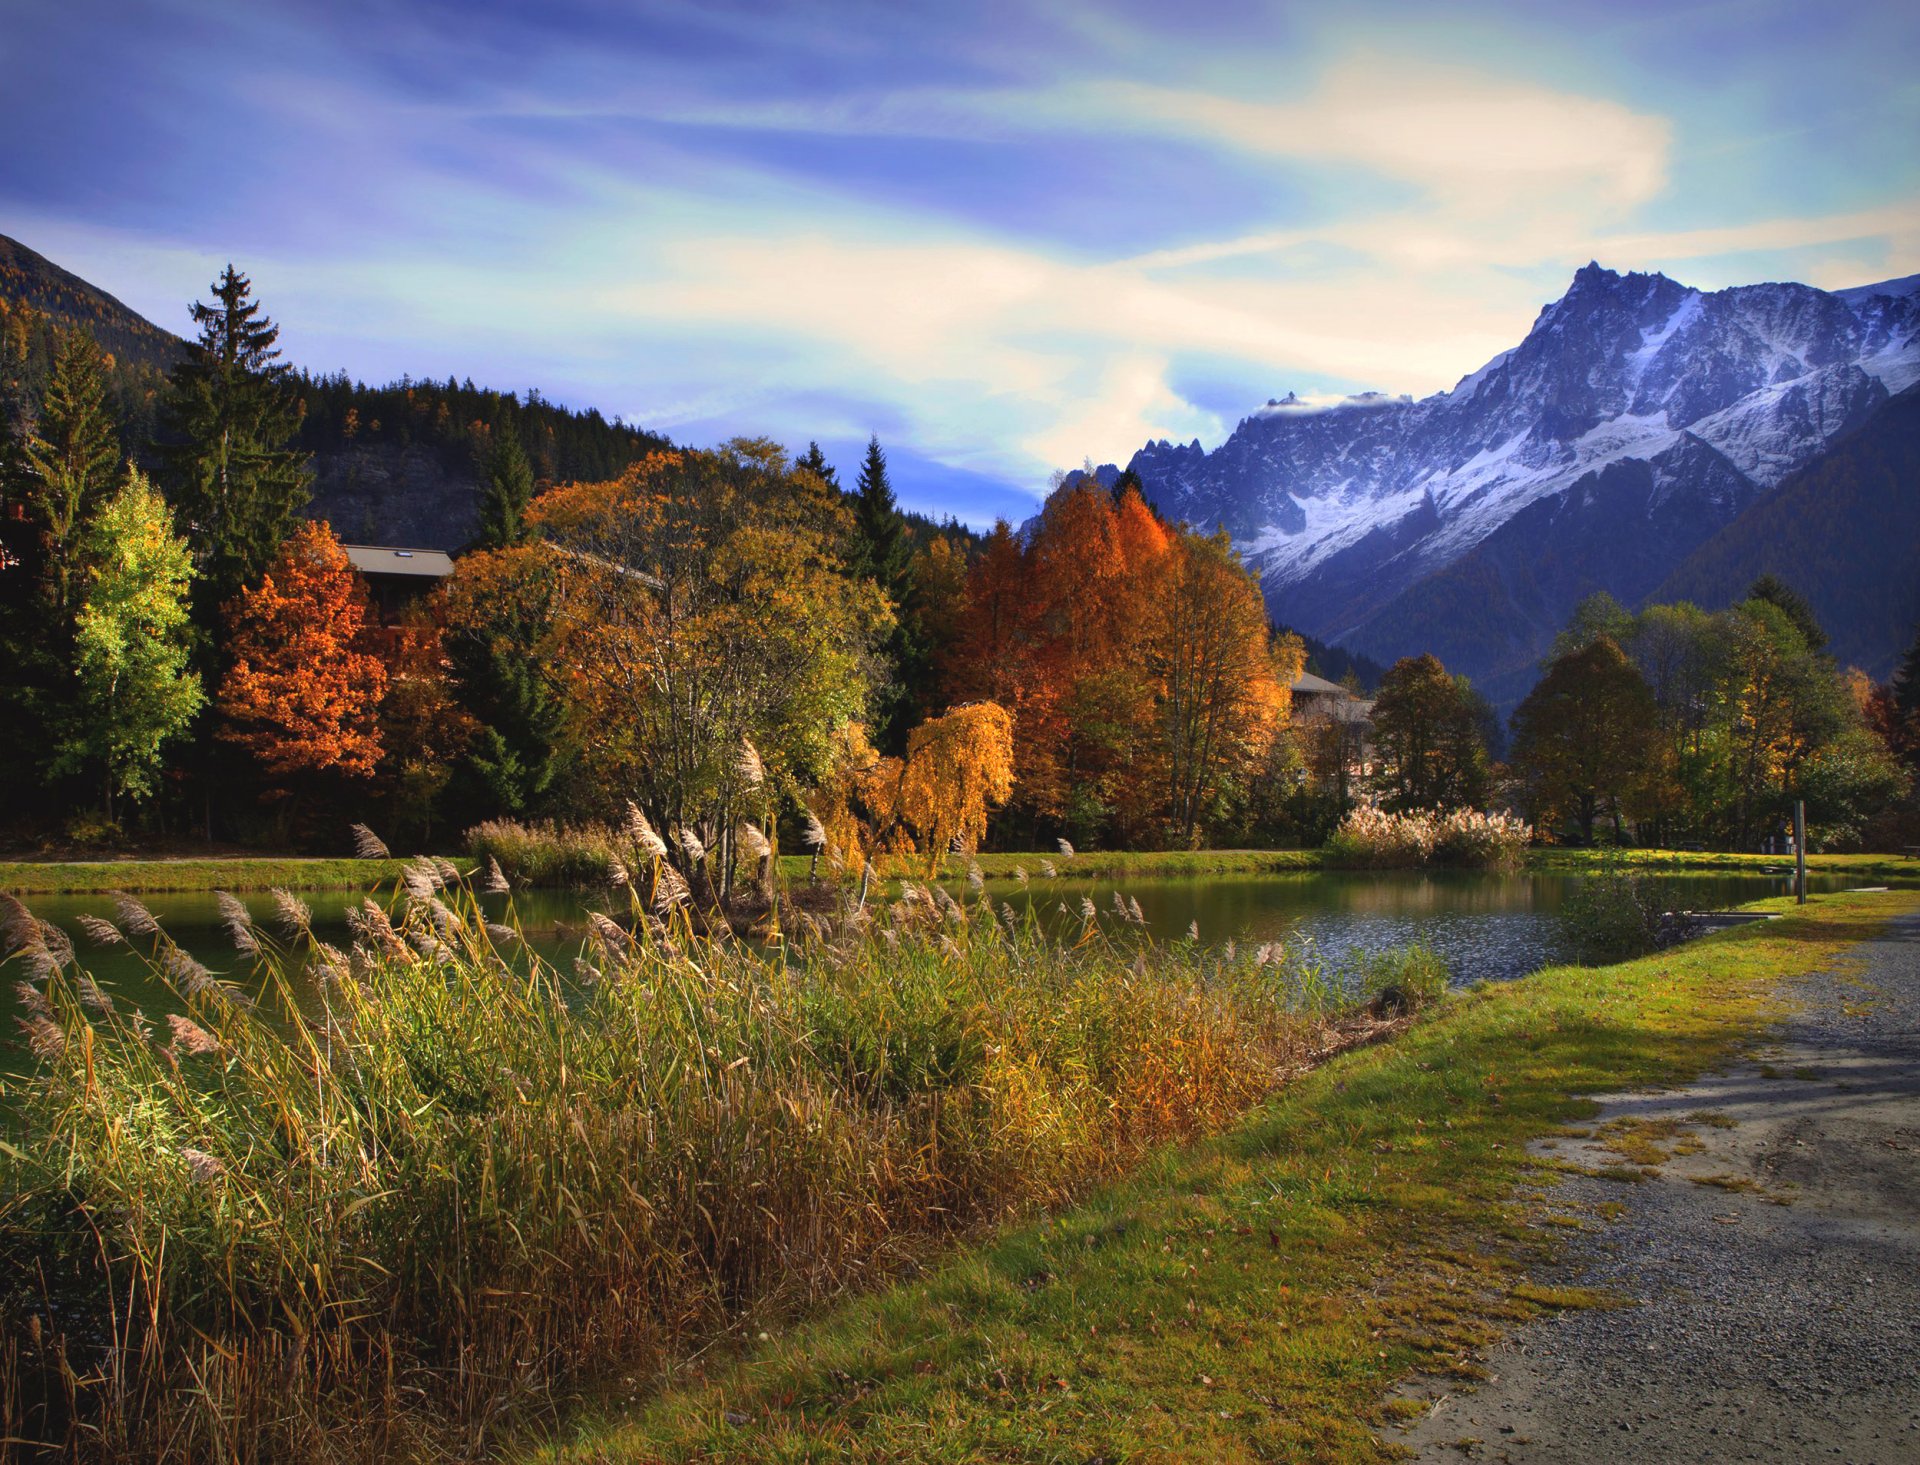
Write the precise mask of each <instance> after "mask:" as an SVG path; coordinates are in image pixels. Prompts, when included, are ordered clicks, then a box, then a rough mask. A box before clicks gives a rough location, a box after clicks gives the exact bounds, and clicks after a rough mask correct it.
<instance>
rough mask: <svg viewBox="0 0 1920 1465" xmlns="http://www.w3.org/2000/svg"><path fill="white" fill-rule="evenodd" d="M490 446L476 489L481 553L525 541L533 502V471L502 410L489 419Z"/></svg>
mask: <svg viewBox="0 0 1920 1465" xmlns="http://www.w3.org/2000/svg"><path fill="white" fill-rule="evenodd" d="M490 436H491V438H492V442H491V443H490V444H489V445H488V448H487V459H486V465H485V469H484V473H483V477H482V481H481V486H480V532H479V539H478V547H479V548H481V549H508V548H511V547H512V546H513V545H516V544H519V543H520V542H521V541H522V540H524V539H525V538H526V537H527V531H526V524H525V519H526V513H527V505H528V504H530V503H532V502H533V467H532V465H531V464H529V463H528V462H527V452H526V449H525V448H523V447H522V446H521V445H520V431H519V429H518V428H516V427H515V426H514V424H513V418H512V415H511V414H510V413H508V411H507V410H506V408H505V407H502V408H500V409H499V410H498V411H496V412H495V413H494V416H493V430H492V432H491V434H490Z"/></svg>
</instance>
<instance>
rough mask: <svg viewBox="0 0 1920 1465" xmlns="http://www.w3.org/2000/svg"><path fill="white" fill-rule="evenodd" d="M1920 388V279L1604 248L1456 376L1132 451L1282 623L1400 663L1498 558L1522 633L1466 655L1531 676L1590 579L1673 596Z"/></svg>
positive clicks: (1491, 670)
mask: <svg viewBox="0 0 1920 1465" xmlns="http://www.w3.org/2000/svg"><path fill="white" fill-rule="evenodd" d="M1915 382H1920V280H1916V279H1915V278H1913V277H1908V278H1905V279H1901V280H1892V281H1885V282H1880V283H1879V284H1875V285H1866V286H1857V287H1853V288H1851V289H1849V290H1848V291H1846V292H1830V291H1823V290H1818V289H1816V288H1814V287H1812V286H1809V285H1803V284H1799V283H1796V282H1780V283H1774V284H1761V285H1741V286H1734V287H1731V288H1729V289H1725V290H1718V291H1703V290H1699V289H1696V288H1694V287H1691V286H1687V285H1684V284H1681V283H1680V282H1678V281H1675V280H1672V279H1670V278H1669V277H1667V276H1666V275H1663V274H1658V273H1646V274H1642V273H1628V274H1624V275H1622V274H1619V273H1616V272H1615V271H1613V270H1609V269H1606V268H1605V267H1603V266H1601V265H1600V264H1599V263H1598V262H1593V263H1589V264H1588V265H1586V266H1584V267H1583V268H1582V269H1580V270H1579V271H1578V272H1577V273H1576V274H1575V275H1574V277H1573V281H1572V283H1571V285H1570V286H1569V288H1568V290H1567V291H1566V293H1565V294H1564V295H1562V296H1561V297H1560V298H1559V299H1558V300H1555V301H1551V302H1549V303H1548V304H1546V305H1545V306H1543V307H1542V308H1541V310H1540V312H1539V314H1538V315H1537V317H1536V318H1535V320H1534V323H1533V326H1532V327H1531V328H1530V330H1529V331H1528V333H1527V335H1526V337H1525V338H1524V339H1523V340H1522V341H1521V342H1520V343H1519V344H1518V345H1516V346H1514V347H1512V348H1510V349H1509V350H1506V351H1503V352H1501V353H1499V354H1497V355H1496V356H1494V357H1493V358H1492V359H1491V360H1490V361H1488V362H1487V363H1486V364H1485V365H1483V366H1481V367H1480V368H1478V369H1477V370H1475V371H1472V372H1469V373H1467V374H1466V375H1465V376H1463V377H1461V378H1460V380H1459V382H1458V383H1457V384H1456V385H1455V386H1454V387H1453V388H1451V389H1449V390H1447V391H1443V392H1436V393H1433V394H1432V395H1430V396H1427V397H1424V398H1421V399H1419V400H1417V401H1416V400H1413V399H1411V398H1408V397H1395V396H1389V395H1387V394H1385V393H1367V394H1361V395H1359V396H1356V397H1352V398H1348V399H1345V400H1343V401H1341V402H1338V403H1335V404H1332V405H1330V406H1325V407H1314V406H1309V405H1307V404H1303V403H1300V402H1299V401H1298V399H1297V398H1293V397H1292V396H1291V395H1290V396H1289V397H1288V398H1285V399H1282V400H1278V401H1274V400H1269V402H1268V403H1267V404H1266V405H1265V406H1263V407H1261V408H1258V409H1256V410H1255V411H1254V412H1253V413H1251V414H1249V415H1248V416H1247V417H1246V418H1243V419H1242V420H1241V422H1240V423H1239V424H1238V425H1237V426H1236V427H1235V428H1234V430H1233V432H1232V433H1231V434H1229V436H1228V437H1227V439H1226V440H1225V441H1223V442H1222V443H1221V444H1220V445H1219V446H1218V447H1216V448H1215V449H1213V450H1212V451H1208V450H1206V449H1205V448H1203V447H1202V446H1201V445H1200V444H1199V443H1198V442H1197V441H1196V442H1193V443H1190V444H1183V445H1176V444H1173V443H1170V442H1167V441H1166V440H1164V439H1163V440H1159V441H1156V442H1151V443H1148V444H1146V445H1145V446H1143V447H1142V448H1141V449H1140V450H1139V451H1138V452H1136V453H1135V454H1134V455H1133V457H1132V458H1131V459H1130V460H1129V463H1128V465H1127V466H1128V467H1129V468H1130V469H1131V470H1132V471H1133V472H1134V473H1135V474H1136V475H1138V477H1139V478H1140V480H1141V482H1142V484H1143V486H1144V488H1145V491H1146V494H1147V496H1148V498H1149V499H1150V500H1151V501H1152V502H1153V503H1154V504H1155V506H1156V507H1157V508H1158V509H1160V511H1161V512H1162V513H1164V514H1166V515H1167V516H1168V517H1169V518H1173V519H1185V520H1187V521H1189V522H1192V523H1194V524H1196V525H1198V526H1200V527H1203V528H1212V527H1215V526H1216V525H1218V526H1219V527H1223V528H1225V529H1226V530H1227V531H1228V533H1229V534H1230V535H1231V536H1232V537H1233V539H1234V541H1235V543H1236V544H1237V545H1238V546H1239V547H1240V549H1241V551H1242V553H1243V555H1244V556H1245V557H1246V559H1247V561H1248V562H1249V564H1250V565H1252V566H1253V568H1254V569H1255V570H1256V572H1257V573H1259V575H1260V577H1261V581H1262V585H1263V588H1264V589H1265V592H1266V595H1267V601H1268V607H1269V610H1270V611H1271V612H1272V614H1273V616H1274V618H1275V619H1276V620H1281V621H1285V622H1287V623H1289V624H1292V625H1295V626H1298V627H1300V628H1301V629H1302V630H1305V631H1307V632H1310V633H1311V634H1313V635H1315V636H1317V637H1319V638H1320V639H1322V640H1325V641H1327V642H1329V643H1332V644H1337V645H1343V646H1346V647H1348V648H1349V649H1351V650H1355V651H1360V652H1364V653H1365V654H1367V655H1370V656H1373V657H1375V658H1376V659H1381V660H1391V659H1393V658H1394V657H1396V656H1399V655H1404V654H1408V653H1409V652H1412V651H1417V650H1422V649H1426V646H1425V644H1424V643H1425V642H1426V641H1430V640H1433V639H1435V635H1434V631H1435V627H1434V622H1433V620H1432V618H1431V617H1432V615H1433V612H1434V610H1435V608H1436V606H1438V605H1439V604H1441V603H1442V602H1445V601H1447V600H1449V599H1450V598H1451V592H1449V591H1448V585H1449V583H1450V580H1449V577H1451V581H1452V582H1458V583H1464V580H1463V578H1462V577H1463V576H1464V577H1465V578H1466V579H1472V578H1473V577H1474V576H1476V575H1477V576H1478V578H1479V583H1480V586H1481V590H1480V593H1481V594H1482V595H1483V596H1490V597H1491V598H1490V599H1483V600H1476V601H1474V602H1473V604H1474V606H1475V608H1476V609H1477V610H1478V613H1479V616H1480V618H1482V619H1487V620H1494V621H1497V620H1500V619H1501V618H1502V617H1505V618H1507V620H1508V624H1507V625H1506V627H1505V628H1504V629H1505V631H1506V632H1508V633H1509V634H1506V635H1505V636H1504V639H1503V638H1501V637H1491V638H1490V637H1485V636H1482V637H1480V638H1478V639H1476V638H1473V637H1468V638H1466V639H1465V640H1464V641H1462V643H1461V644H1460V645H1459V646H1458V648H1457V651H1458V655H1459V658H1460V661H1459V664H1458V666H1457V669H1459V670H1462V671H1465V672H1467V673H1468V674H1469V675H1472V676H1474V677H1475V678H1476V679H1486V678H1489V677H1492V678H1502V677H1504V678H1509V679H1511V678H1513V677H1515V676H1517V675H1518V674H1519V673H1521V672H1523V671H1530V670H1531V668H1532V666H1533V664H1534V663H1535V662H1537V660H1538V655H1539V653H1540V652H1541V651H1543V650H1544V649H1545V648H1546V646H1547V645H1548V644H1549V643H1550V642H1551V638H1552V635H1553V633H1554V631H1555V630H1557V629H1558V626H1559V624H1560V623H1561V622H1562V621H1563V620H1564V616H1565V614H1566V612H1567V611H1569V610H1570V609H1571V607H1572V604H1573V603H1574V602H1575V601H1577V599H1578V598H1579V593H1580V592H1581V591H1582V590H1583V589H1584V590H1585V591H1591V590H1592V589H1606V590H1609V591H1610V592H1612V593H1615V594H1616V595H1618V596H1619V598H1621V599H1623V600H1637V599H1639V598H1640V596H1641V595H1642V594H1645V593H1650V592H1651V591H1652V590H1653V589H1654V588H1655V587H1657V586H1658V584H1659V583H1660V582H1661V581H1662V580H1663V579H1664V578H1665V574H1666V573H1667V572H1668V571H1670V570H1671V569H1672V568H1673V567H1674V565H1676V564H1677V563H1678V562H1679V561H1680V560H1681V559H1684V558H1685V557H1686V556H1687V555H1688V554H1690V553H1692V551H1693V550H1694V549H1695V548H1697V547H1698V546H1699V544H1701V543H1703V542H1704V541H1705V540H1706V539H1707V538H1708V537H1710V536H1711V535H1713V534H1716V533H1718V532H1719V531H1720V530H1722V529H1723V528H1725V527H1726V525H1728V524H1729V523H1731V522H1733V521H1734V520H1736V519H1737V518H1739V517H1740V515H1741V514H1743V513H1745V512H1747V511H1748V510H1749V509H1751V508H1752V507H1753V505H1755V504H1757V503H1759V502H1761V501H1762V500H1764V499H1765V498H1766V497H1767V495H1768V494H1770V493H1771V492H1772V491H1773V489H1774V488H1775V487H1777V486H1778V485H1779V484H1780V483H1781V482H1782V481H1783V480H1784V479H1785V478H1786V477H1787V476H1788V475H1790V474H1792V473H1794V472H1796V471H1797V470H1799V469H1801V468H1803V467H1804V466H1806V465H1807V464H1808V463H1810V462H1812V461H1814V460H1815V459H1816V458H1818V457H1819V456H1820V455H1821V454H1822V453H1823V452H1825V451H1826V450H1827V448H1828V447H1829V446H1830V445H1832V444H1833V443H1835V442H1836V441H1838V440H1839V439H1841V438H1843V437H1844V436H1846V435H1847V434H1849V433H1851V432H1853V431H1855V430H1857V429H1858V428H1860V427H1861V426H1862V425H1863V424H1864V423H1865V422H1866V421H1867V420H1868V419H1869V418H1871V417H1872V416H1873V415H1874V414H1875V413H1876V412H1877V411H1879V410H1880V409H1881V408H1882V407H1884V406H1885V404H1886V403H1887V402H1888V401H1889V400H1891V399H1892V397H1893V396H1894V395H1895V394H1896V393H1898V392H1900V391H1902V390H1904V389H1906V388H1908V387H1910V386H1912V385H1913V384H1914V383H1915ZM1616 464H1620V465H1625V464H1635V465H1640V466H1638V467H1635V468H1633V469H1631V470H1630V471H1629V470H1625V469H1623V471H1622V473H1616V474H1613V475H1611V476H1608V475H1606V473H1605V470H1607V469H1608V468H1609V467H1611V466H1613V465H1616ZM1623 474H1624V476H1623ZM1549 501H1552V503H1550V504H1549ZM1541 504H1549V506H1548V507H1547V508H1544V509H1541V510H1539V511H1538V512H1535V513H1532V514H1527V511H1528V510H1530V509H1533V508H1534V506H1536V505H1541ZM1523 514H1526V515H1527V517H1525V518H1522V517H1521V516H1522V515H1523ZM1509 525H1515V526H1516V527H1515V528H1513V529H1511V530H1508V529H1507V526H1509ZM1503 530H1506V531H1507V532H1506V533H1505V534H1504V535H1502V533H1501V531H1503ZM1597 530H1603V531H1604V533H1600V534H1599V535H1598V537H1597V538H1596V537H1595V536H1596V531H1597ZM1636 530H1637V531H1638V533H1636V532H1635V531H1636ZM1583 535H1584V536H1586V537H1587V538H1588V539H1589V540H1592V541H1593V542H1592V544H1591V545H1590V546H1589V547H1588V548H1587V549H1585V550H1583V549H1582V547H1581V537H1582V536H1583ZM1496 536H1500V537H1498V538H1496ZM1490 541H1491V543H1489V542H1490ZM1483 545H1485V546H1487V549H1486V551H1485V553H1484V554H1482V555H1481V556H1480V560H1479V561H1472V560H1471V557H1473V556H1475V555H1476V553H1477V552H1479V551H1480V550H1481V547H1482V546H1483ZM1603 551H1604V552H1603ZM1529 555H1531V556H1532V558H1533V559H1534V560H1535V561H1537V562H1538V563H1537V565H1532V566H1530V565H1529V564H1528V563H1526V559H1527V556H1529ZM1463 564H1465V566H1466V568H1465V569H1464V570H1459V571H1456V570H1455V567H1456V566H1461V565H1463ZM1476 564H1477V566H1478V568H1477V569H1476V568H1475V565H1476ZM1536 570H1537V571H1541V572H1542V573H1536ZM1430 580H1431V581H1433V583H1432V584H1428V583H1427V582H1428V581H1430ZM1423 586H1424V587H1425V588H1424V589H1423V588H1422V587H1423ZM1456 589H1457V583H1456ZM1622 592H1625V593H1622ZM1568 597H1572V599H1569V598H1568ZM1440 639H1445V638H1444V637H1441V638H1440ZM1449 664H1450V665H1453V664H1454V663H1453V662H1450V663H1449ZM1500 700H1507V699H1505V698H1502V699H1500Z"/></svg>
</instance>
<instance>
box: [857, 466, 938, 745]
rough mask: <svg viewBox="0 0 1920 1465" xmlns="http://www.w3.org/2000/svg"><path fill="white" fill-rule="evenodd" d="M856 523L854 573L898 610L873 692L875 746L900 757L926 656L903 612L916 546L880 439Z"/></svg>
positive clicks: (864, 477)
mask: <svg viewBox="0 0 1920 1465" xmlns="http://www.w3.org/2000/svg"><path fill="white" fill-rule="evenodd" d="M853 524H854V535H853V554H852V556H851V559H852V565H853V570H854V573H855V574H857V575H864V576H866V577H867V578H869V579H871V580H872V581H873V582H874V584H876V585H878V586H879V587H880V590H881V592H882V593H883V594H884V595H885V596H886V597H887V604H888V605H889V606H890V607H891V608H892V610H893V612H894V623H893V627H892V629H891V630H890V631H889V632H888V633H887V639H886V644H885V645H883V646H882V647H881V648H880V655H881V658H882V661H883V663H884V667H885V670H884V673H883V675H882V676H881V678H880V681H879V685H878V686H877V687H876V688H875V689H874V698H873V711H874V718H873V721H874V742H875V744H876V746H878V747H879V748H880V750H881V751H882V752H885V753H898V752H900V751H901V750H902V749H904V747H905V745H906V737H907V728H908V725H909V724H910V723H911V721H912V719H913V707H914V703H915V701H916V700H918V698H919V696H920V694H921V690H922V688H923V685H924V683H925V680H926V676H925V669H926V663H927V661H928V658H927V656H926V654H925V649H924V648H922V647H920V646H918V645H916V644H915V642H914V637H913V626H912V623H911V619H910V617H909V616H907V615H906V614H905V611H906V608H907V602H908V600H909V598H910V595H911V591H912V584H911V580H912V575H911V568H912V556H913V546H912V545H911V544H909V543H908V542H907V525H906V520H905V519H904V518H903V517H902V516H901V513H900V506H899V505H898V503H896V502H895V500H894V497H893V485H892V483H891V482H890V481H889V480H888V478H887V455H886V454H885V453H884V452H882V451H881V449H880V439H879V438H877V437H874V438H869V439H868V441H867V456H866V459H865V461H864V462H862V464H861V465H860V483H859V487H858V488H857V489H856V490H855V492H854V498H853Z"/></svg>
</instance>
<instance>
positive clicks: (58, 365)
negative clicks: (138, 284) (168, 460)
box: [20, 330, 120, 625]
mask: <svg viewBox="0 0 1920 1465" xmlns="http://www.w3.org/2000/svg"><path fill="white" fill-rule="evenodd" d="M20 458H21V459H22V462H21V464H20V469H21V470H22V471H23V472H24V480H23V482H22V484H21V491H20V498H21V500H22V501H23V504H24V507H25V510H26V515H27V518H28V519H29V520H30V521H31V522H32V523H33V524H34V525H35V526H36V527H37V528H38V530H39V535H40V548H41V554H42V570H41V574H42V579H41V592H42V599H43V601H44V602H45V604H46V607H47V610H48V613H49V618H50V623H51V624H53V625H64V624H65V623H66V621H67V620H68V618H69V617H70V616H71V615H72V613H73V609H74V606H75V603H76V601H77V599H78V592H79V588H80V587H79V585H78V583H77V582H78V578H79V561H80V554H81V538H82V535H83V533H84V531H85V528H86V524H87V521H88V520H89V519H90V518H91V517H92V515H93V511H94V509H95V508H96V507H98V505H99V504H100V502H101V500H102V499H104V498H105V497H106V496H107V494H108V492H109V491H110V490H111V489H112V487H113V478H114V470H115V468H116V467H117V466H118V464H119V460H120V443H119V439H118V437H117V436H116V434H115V432H114V422H113V411H112V409H111V408H110V407H109V406H108V403H107V390H106V371H105V364H104V363H103V362H102V360H101V357H100V348H99V347H98V346H96V345H95V344H94V340H93V337H92V336H91V335H89V334H88V333H87V332H86V331H81V330H74V331H67V332H65V333H64V334H63V335H62V336H61V338H60V346H59V350H58V353H57V354H56V355H55V357H54V363H53V377H52V379H51V380H50V381H49V382H48V383H47V394H46V399H45V401H44V402H42V403H41V407H40V421H39V424H38V425H37V427H36V428H35V429H34V430H33V432H31V433H30V434H29V435H28V437H27V440H26V443H25V445H24V451H22V452H21V454H20Z"/></svg>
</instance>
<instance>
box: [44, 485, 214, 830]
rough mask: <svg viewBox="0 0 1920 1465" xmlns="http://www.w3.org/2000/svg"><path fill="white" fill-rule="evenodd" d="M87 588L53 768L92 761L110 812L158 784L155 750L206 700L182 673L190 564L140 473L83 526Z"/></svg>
mask: <svg viewBox="0 0 1920 1465" xmlns="http://www.w3.org/2000/svg"><path fill="white" fill-rule="evenodd" d="M85 548H86V562H87V567H86V577H85V578H86V591H85V603H84V604H83V605H82V606H81V609H80V613H79V616H78V618H77V621H76V624H75V627H74V658H73V660H74V675H75V677H76V678H77V680H78V683H79V693H80V696H79V707H78V709H77V710H78V713H79V715H78V716H77V717H75V718H74V719H73V726H72V727H71V728H70V729H69V730H68V732H67V734H66V735H65V736H64V737H63V738H62V739H61V740H60V746H59V749H58V751H57V754H56V756H55V759H54V764H53V767H54V771H55V772H56V773H58V772H72V771H77V770H79V769H82V768H85V767H87V766H88V765H95V766H98V767H99V768H100V770H101V771H102V773H103V774H104V776H105V791H106V811H107V818H108V819H109V820H111V819H112V818H113V801H114V798H115V797H116V796H117V795H118V796H125V797H129V798H145V797H147V796H148V795H150V794H151V793H153V791H154V789H155V787H156V786H157V783H158V779H159V774H160V767H161V750H162V748H163V747H164V746H165V744H166V743H167V742H168V741H170V740H171V739H173V738H175V737H177V736H179V735H180V734H181V733H182V732H184V731H185V730H186V728H187V725H188V724H189V723H191V722H192V721H193V718H194V715H195V714H196V713H197V712H199V710H200V707H201V704H202V703H203V702H204V701H205V700H206V699H205V697H204V696H203V694H202V692H201V688H200V677H199V674H198V673H196V672H191V671H189V670H188V669H187V655H188V651H187V633H188V620H187V587H188V584H189V582H190V581H191V580H192V578H193V565H192V562H191V560H190V559H189V557H188V555H187V545H186V541H185V540H183V539H181V538H179V537H178V536H177V535H175V534H174V532H173V519H172V516H171V515H170V514H169V513H168V512H167V505H166V501H165V500H164V499H162V498H161V497H160V495H159V493H158V492H156V491H155V489H154V488H153V486H152V485H151V484H150V483H148V482H147V480H146V479H145V478H144V477H142V476H141V475H140V474H139V473H138V472H129V473H128V475H127V480H126V484H125V486H124V487H122V488H121V490H120V492H119V493H117V494H115V495H114V496H113V497H112V498H111V499H109V500H107V502H106V503H104V504H103V505H101V507H100V510H99V512H98V513H96V514H95V515H94V516H93V517H92V519H91V520H90V522H89V523H88V525H87V532H86V536H85Z"/></svg>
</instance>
